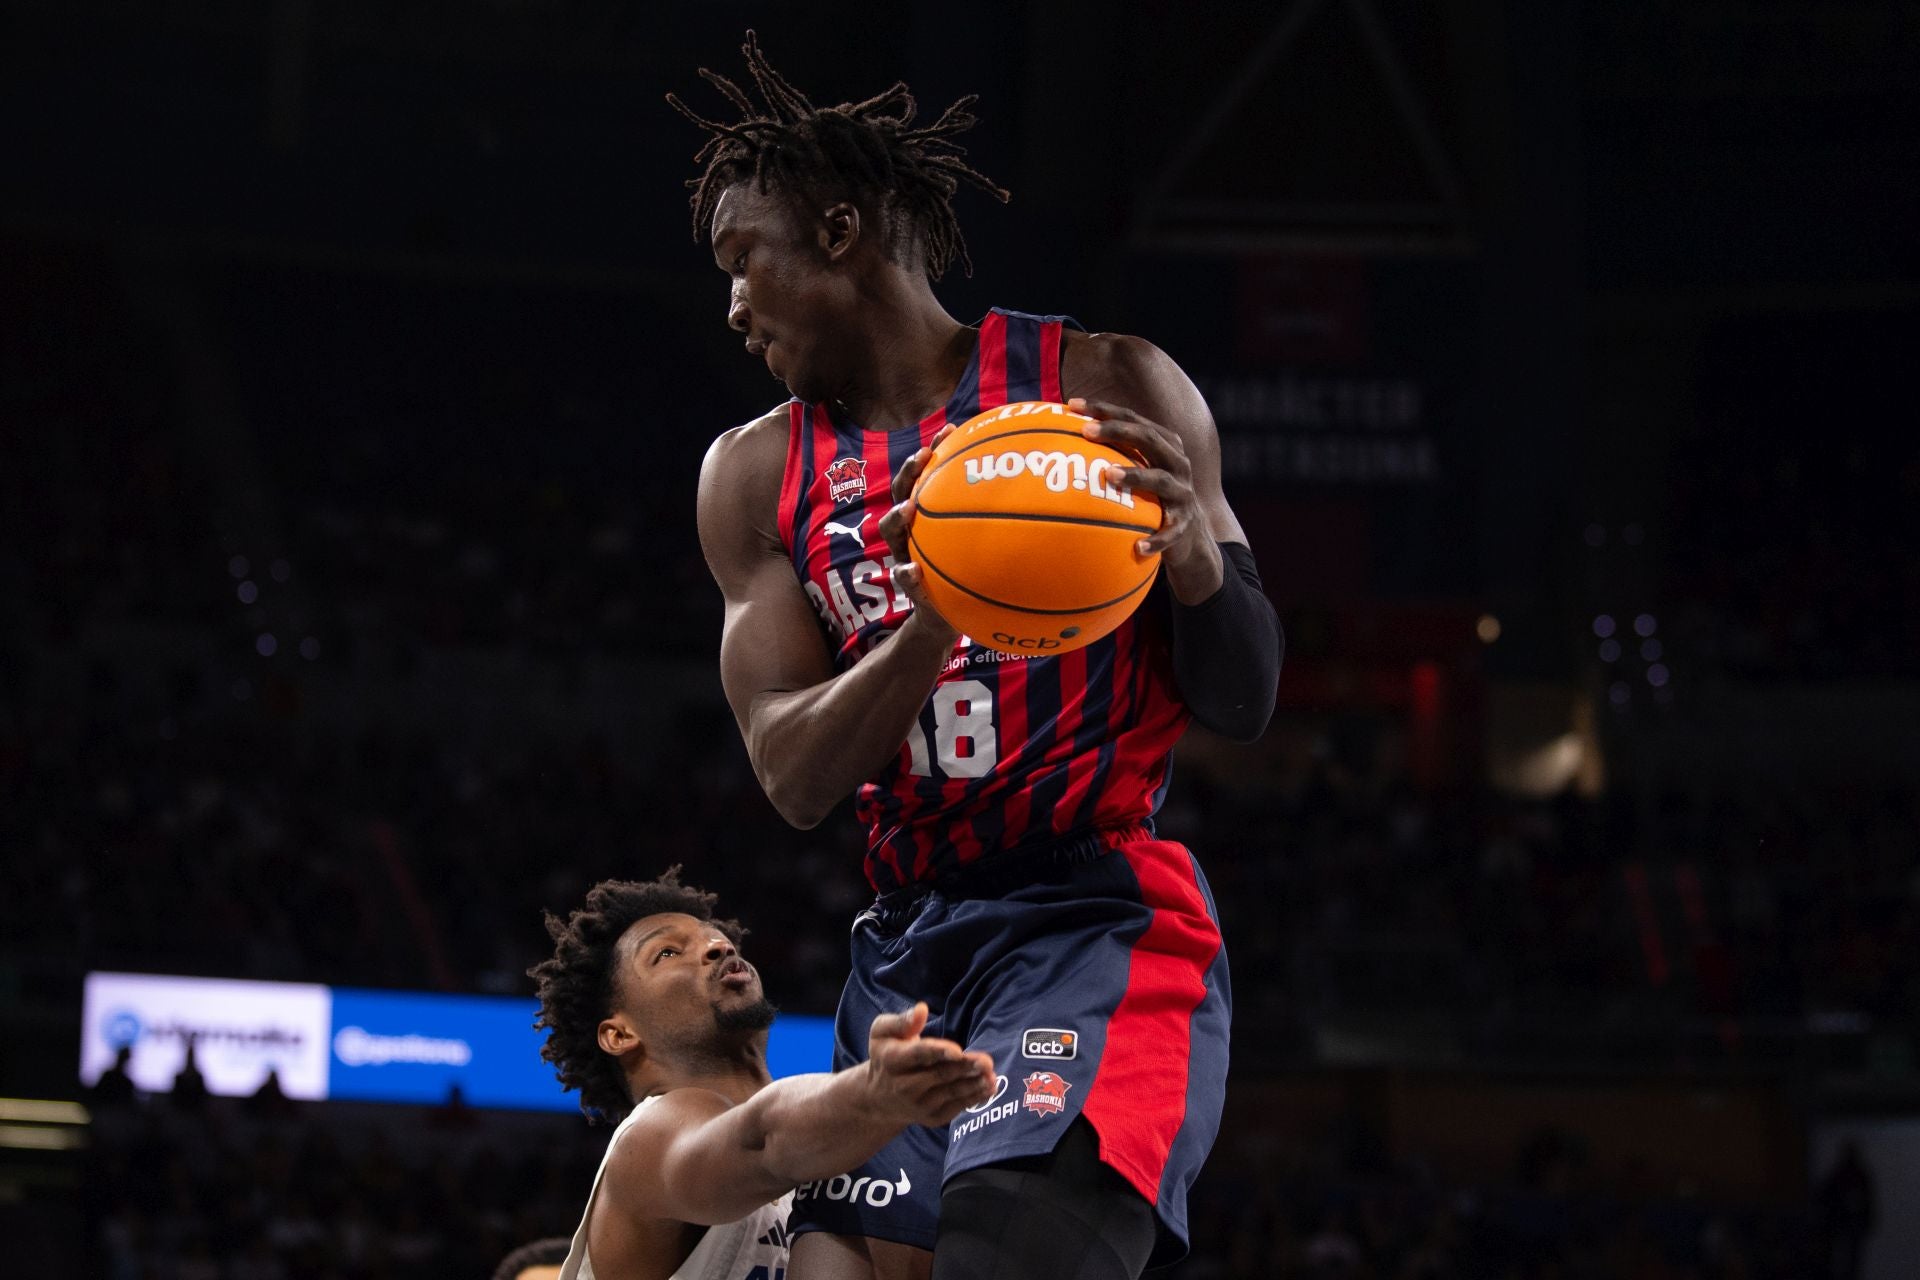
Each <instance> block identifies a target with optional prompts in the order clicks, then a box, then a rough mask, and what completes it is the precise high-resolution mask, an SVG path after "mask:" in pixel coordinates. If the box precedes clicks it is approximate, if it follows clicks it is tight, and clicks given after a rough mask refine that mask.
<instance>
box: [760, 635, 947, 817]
mask: <svg viewBox="0 0 1920 1280" xmlns="http://www.w3.org/2000/svg"><path fill="white" fill-rule="evenodd" d="M952 653H953V636H952V633H951V632H949V631H946V630H944V629H943V628H940V627H937V626H933V625H922V623H921V621H920V619H919V617H918V616H917V615H916V616H914V617H909V618H908V619H907V620H906V622H905V623H903V624H902V625H901V627H900V629H899V630H898V631H896V632H894V634H893V635H892V637H891V638H889V639H888V640H886V641H885V642H884V643H882V644H881V645H880V646H879V647H878V648H876V649H875V650H874V651H873V652H871V653H869V654H868V655H867V656H866V657H864V658H862V659H861V660H860V662H859V663H858V664H857V665H855V666H854V667H853V668H851V669H850V670H848V671H844V672H842V673H840V674H839V675H837V676H834V677H833V678H832V679H830V680H823V681H821V682H820V683H819V684H817V685H814V686H812V687H811V688H807V689H799V690H795V691H792V692H785V693H768V694H762V695H761V696H760V697H759V698H758V699H756V700H755V702H754V704H753V710H752V715H751V723H750V726H749V728H748V732H747V753H748V755H749V756H751V757H752V759H753V769H754V772H755V774H757V775H758V776H759V779H760V785H761V786H762V787H763V788H765V789H766V793H767V798H768V799H769V800H771V801H773V806H774V808H776V809H778V810H779V811H780V816H781V817H783V818H785V819H786V820H787V821H788V822H790V823H792V824H793V825H794V826H796V827H813V826H817V825H819V823H820V821H821V819H823V818H825V817H826V816H827V814H828V812H829V811H830V810H832V808H833V806H834V805H836V804H838V803H840V801H841V800H842V799H843V798H845V797H846V796H847V795H848V794H850V793H851V792H852V791H853V790H854V788H856V787H858V786H859V785H860V784H861V783H862V782H865V781H866V780H867V779H869V778H871V777H872V776H873V775H874V774H876V773H878V772H879V771H880V770H881V768H883V767H884V766H885V765H886V763H887V761H889V760H891V759H893V757H894V756H895V755H897V754H898V753H899V751H900V748H901V746H902V745H903V744H904V743H905V742H906V740H907V733H908V731H909V730H911V729H912V727H913V722H914V720H915V719H916V718H917V717H918V716H919V714H920V709H921V708H922V707H924V706H925V705H926V701H927V696H928V694H929V693H931V692H932V690H933V686H934V682H935V681H936V680H937V679H939V676H940V671H941V668H943V667H944V666H945V665H946V663H947V660H948V659H949V658H950V657H951V656H952Z"/></svg>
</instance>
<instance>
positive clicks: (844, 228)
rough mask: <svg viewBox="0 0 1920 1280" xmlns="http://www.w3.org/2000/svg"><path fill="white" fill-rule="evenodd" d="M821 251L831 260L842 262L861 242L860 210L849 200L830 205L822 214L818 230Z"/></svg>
mask: <svg viewBox="0 0 1920 1280" xmlns="http://www.w3.org/2000/svg"><path fill="white" fill-rule="evenodd" d="M817 234H818V236H819V241H820V252H822V253H824V254H826V255H827V261H829V262H842V261H844V260H845V259H846V257H847V255H848V254H850V253H852V252H853V248H854V246H855V245H857V244H859V243H860V210H859V209H858V208H856V207H855V206H854V205H853V204H851V203H849V202H848V201H845V200H842V201H840V202H839V203H838V204H833V205H828V206H827V208H826V209H825V210H823V211H822V212H821V214H820V228H819V231H818V232H817Z"/></svg>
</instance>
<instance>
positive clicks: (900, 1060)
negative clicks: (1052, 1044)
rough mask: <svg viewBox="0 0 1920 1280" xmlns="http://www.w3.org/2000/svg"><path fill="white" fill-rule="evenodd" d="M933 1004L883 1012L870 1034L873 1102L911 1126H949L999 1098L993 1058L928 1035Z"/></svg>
mask: <svg viewBox="0 0 1920 1280" xmlns="http://www.w3.org/2000/svg"><path fill="white" fill-rule="evenodd" d="M926 1025H927V1006H926V1005H925V1003H921V1004H916V1005H915V1006H913V1008H911V1009H909V1010H907V1011H906V1012H905V1013H883V1014H881V1015H880V1016H879V1017H877V1018H875V1019H874V1020H873V1028H872V1030H871V1031H870V1032H869V1034H868V1037H867V1054H868V1056H867V1062H866V1065H865V1068H864V1069H865V1070H866V1072H867V1085H868V1093H869V1096H870V1097H871V1099H872V1101H873V1105H874V1106H875V1107H877V1108H880V1109H881V1110H882V1111H884V1112H885V1113H886V1114H889V1115H892V1116H894V1117H896V1118H898V1119H900V1120H903V1121H906V1122H907V1123H909V1124H926V1125H944V1124H946V1123H948V1122H949V1121H951V1120H952V1119H953V1118H954V1117H955V1116H957V1115H959V1114H960V1112H961V1111H963V1110H965V1109H966V1108H967V1107H970V1106H974V1105H976V1104H978V1103H981V1102H985V1101H986V1100H987V1099H989V1098H991V1097H992V1096H993V1089H994V1085H995V1083H996V1079H995V1076H994V1071H993V1059H992V1058H991V1057H989V1056H988V1055H986V1054H984V1053H969V1052H968V1051H967V1050H965V1049H963V1048H961V1047H960V1046H959V1045H957V1044H955V1043H954V1042H953V1041H951V1040H941V1039H937V1038H924V1039H923V1038H922V1037H921V1035H920V1032H921V1031H922V1030H923V1029H924V1028H925V1027H926Z"/></svg>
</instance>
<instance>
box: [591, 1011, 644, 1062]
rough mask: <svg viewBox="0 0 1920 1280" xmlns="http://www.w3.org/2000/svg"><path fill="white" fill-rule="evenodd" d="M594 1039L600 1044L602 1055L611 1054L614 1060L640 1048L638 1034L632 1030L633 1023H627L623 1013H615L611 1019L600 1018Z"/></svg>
mask: <svg viewBox="0 0 1920 1280" xmlns="http://www.w3.org/2000/svg"><path fill="white" fill-rule="evenodd" d="M594 1038H595V1039H597V1040H598V1041H599V1042H600V1051H601V1052H602V1053H609V1054H612V1055H613V1056H614V1057H616V1058H624V1057H626V1056H627V1055H628V1054H629V1053H632V1052H633V1051H634V1050H635V1049H638V1048H640V1047H641V1044H640V1033H639V1031H637V1030H636V1029H635V1028H634V1025H633V1023H631V1022H629V1021H627V1015H626V1014H624V1013H616V1014H614V1015H613V1016H612V1017H611V1018H602V1019H601V1020H600V1026H599V1028H598V1029H597V1030H596V1031H595V1035H594Z"/></svg>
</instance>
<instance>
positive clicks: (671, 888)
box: [527, 866, 746, 1120]
mask: <svg viewBox="0 0 1920 1280" xmlns="http://www.w3.org/2000/svg"><path fill="white" fill-rule="evenodd" d="M716 901H717V898H716V896H715V895H714V894H711V893H707V892H706V891H704V890H701V889H695V888H693V887H692V886H691V885H684V884H681V883H680V868H679V867H678V866H672V867H668V868H667V870H666V871H665V872H664V873H663V874H662V875H661V876H660V878H659V879H658V880H650V881H647V882H645V883H641V882H639V881H635V880H602V881H601V882H600V883H599V884H597V885H595V886H593V888H592V889H590V890H589V891H588V892H587V901H586V905H585V906H582V907H580V908H578V909H577V910H575V911H574V912H573V914H571V915H569V916H568V917H567V918H566V919H565V920H562V919H561V918H560V917H559V916H557V915H554V914H553V913H552V912H551V911H549V912H547V913H546V923H547V933H548V934H549V935H551V936H552V938H553V955H552V956H551V957H550V958H548V959H546V960H542V961H541V962H540V963H539V964H537V965H535V966H533V968H531V969H529V970H527V976H528V977H530V978H532V979H533V980H534V982H535V983H536V984H537V991H538V993H539V996H540V1016H539V1017H537V1018H535V1019H534V1020H533V1025H534V1026H536V1027H545V1028H546V1029H547V1043H546V1044H545V1045H543V1046H542V1047H541V1049H540V1056H541V1057H542V1058H545V1059H546V1060H547V1061H548V1062H551V1063H552V1064H553V1065H554V1066H555V1067H557V1068H559V1072H558V1074H559V1076H560V1084H561V1086H562V1087H563V1088H567V1089H578V1090H579V1091H580V1109H581V1110H582V1111H584V1112H586V1114H587V1117H588V1119H600V1120H617V1119H619V1118H620V1117H621V1116H624V1115H625V1114H626V1113H627V1112H628V1111H631V1110H632V1109H633V1099H632V1098H631V1097H630V1096H628V1093H627V1081H626V1077H625V1076H624V1075H623V1074H622V1073H621V1071H620V1064H619V1063H618V1062H617V1061H615V1060H614V1058H613V1057H612V1056H611V1055H610V1054H607V1053H603V1052H601V1049H600V1041H599V1034H600V1030H599V1029H600V1021H601V1019H603V1018H605V1017H606V1016H607V1015H608V1014H609V1013H611V1012H612V1011H613V1001H614V994H615V993H614V981H615V972H616V969H617V967H618V956H617V954H616V953H617V951H618V947H619V942H620V938H621V936H622V935H623V934H625V933H626V931H627V930H628V929H629V928H630V927H631V926H632V925H633V922H634V921H636V920H643V919H645V918H646V917H648V916H652V915H659V914H660V913H662V912H666V911H677V912H681V913H683V914H685V915H690V916H692V917H694V918H695V919H696V920H711V921H712V922H713V924H714V925H715V926H716V927H717V928H718V929H719V930H720V932H722V933H724V934H726V935H727V937H728V938H729V939H731V940H732V941H733V942H734V943H735V944H736V945H737V944H738V943H739V941H740V939H741V937H742V935H744V934H745V933H746V930H745V929H743V928H741V927H740V925H739V923H738V922H737V921H733V920H715V919H714V916H713V906H714V903H715V902H716Z"/></svg>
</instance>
